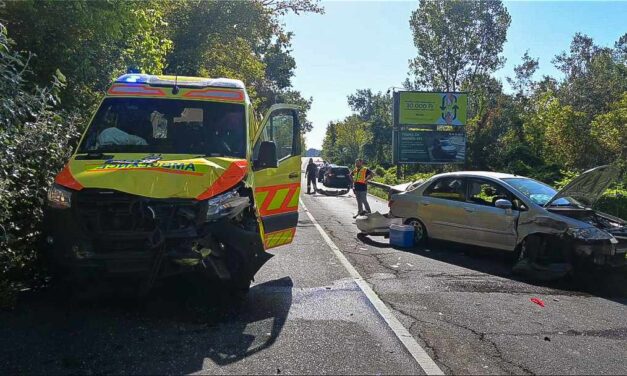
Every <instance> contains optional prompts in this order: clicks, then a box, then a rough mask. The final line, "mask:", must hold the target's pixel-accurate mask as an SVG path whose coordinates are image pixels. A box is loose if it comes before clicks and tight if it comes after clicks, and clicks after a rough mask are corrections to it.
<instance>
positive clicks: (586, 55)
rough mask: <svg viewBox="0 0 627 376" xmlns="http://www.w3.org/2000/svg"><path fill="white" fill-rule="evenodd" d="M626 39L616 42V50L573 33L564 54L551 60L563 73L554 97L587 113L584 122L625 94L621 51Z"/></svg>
mask: <svg viewBox="0 0 627 376" xmlns="http://www.w3.org/2000/svg"><path fill="white" fill-rule="evenodd" d="M626 40H627V36H625V35H623V36H622V37H621V38H620V39H619V40H618V41H617V42H616V50H612V49H610V48H602V47H599V46H597V45H595V44H594V41H593V40H592V38H590V37H589V36H587V35H583V34H580V33H577V34H575V36H574V37H573V40H572V42H571V44H570V51H569V52H568V53H566V52H562V53H561V54H559V55H557V56H556V57H555V59H554V60H553V63H554V64H555V66H556V67H557V68H558V69H559V70H560V71H562V72H563V73H564V75H565V78H564V80H563V81H562V82H561V83H560V84H559V88H558V91H557V95H558V97H559V98H560V100H561V101H562V102H563V103H564V104H568V105H571V106H573V107H574V108H576V109H577V110H578V111H582V112H584V113H586V114H587V119H588V121H591V120H592V119H593V118H594V116H596V115H598V114H601V113H604V112H607V111H608V110H609V107H610V104H611V103H613V102H615V101H616V100H617V99H619V98H620V97H621V95H622V94H623V93H624V92H625V91H627V65H626V64H625V61H624V60H623V58H624V55H623V53H622V52H621V51H622V49H623V45H624V43H625V41H626Z"/></svg>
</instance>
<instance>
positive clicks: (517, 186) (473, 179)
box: [390, 166, 627, 274]
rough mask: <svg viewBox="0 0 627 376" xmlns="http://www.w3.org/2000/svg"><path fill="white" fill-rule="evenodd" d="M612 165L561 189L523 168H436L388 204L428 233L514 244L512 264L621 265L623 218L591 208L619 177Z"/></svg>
mask: <svg viewBox="0 0 627 376" xmlns="http://www.w3.org/2000/svg"><path fill="white" fill-rule="evenodd" d="M618 174H619V172H618V170H617V169H616V168H614V167H612V166H601V167H597V168H595V169H592V170H589V171H586V172H585V173H583V174H582V175H580V176H579V177H577V178H576V179H574V180H573V181H572V182H571V183H570V184H568V185H567V186H566V187H564V188H563V189H562V190H560V191H557V190H555V189H554V188H552V187H550V186H548V185H546V184H543V183H541V182H538V181H536V180H533V179H530V178H526V177H523V176H517V175H510V174H503V173H495V172H480V171H465V172H454V173H446V174H439V175H435V176H433V177H432V178H431V179H429V180H427V181H426V182H424V183H422V184H420V185H418V186H417V187H416V188H415V189H413V190H409V191H405V192H401V193H398V194H394V195H392V196H391V199H390V212H391V214H392V215H393V216H394V217H400V218H403V222H404V223H406V224H411V225H413V226H414V229H415V232H414V234H415V239H414V240H415V242H416V243H423V242H424V241H425V240H426V239H427V237H428V238H433V239H440V240H446V241H452V242H458V243H464V244H470V245H476V246H481V247H488V248H496V249H501V250H506V251H511V252H516V254H517V260H518V261H519V262H518V264H517V265H518V267H520V268H524V267H534V268H536V269H538V268H539V269H542V268H548V267H549V266H555V265H561V266H564V265H565V266H566V267H562V268H556V270H559V271H561V273H562V274H566V273H567V272H568V271H570V269H571V267H572V266H575V265H578V262H579V261H580V260H591V261H593V262H594V263H595V264H598V265H610V266H622V265H624V264H625V253H626V252H627V223H626V222H625V221H623V220H621V219H619V218H616V217H613V216H611V215H608V214H605V213H601V212H598V211H595V210H593V209H591V208H592V207H593V205H594V203H595V202H596V201H597V200H598V199H599V197H600V196H601V195H602V194H603V192H604V191H605V190H606V189H607V187H608V185H609V184H611V183H612V182H613V181H614V180H615V179H616V178H617V177H618Z"/></svg>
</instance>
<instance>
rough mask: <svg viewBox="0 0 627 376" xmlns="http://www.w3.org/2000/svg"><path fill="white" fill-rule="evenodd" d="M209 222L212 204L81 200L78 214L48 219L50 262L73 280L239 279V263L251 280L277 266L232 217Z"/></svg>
mask: <svg viewBox="0 0 627 376" xmlns="http://www.w3.org/2000/svg"><path fill="white" fill-rule="evenodd" d="M208 213H209V214H208ZM208 215H211V208H210V207H209V206H208V203H207V201H196V200H180V199H172V200H166V199H162V200H152V199H147V198H143V197H138V196H133V195H127V194H123V193H119V192H107V194H103V193H102V192H99V191H91V192H89V191H87V192H76V193H74V195H73V197H72V207H71V208H68V209H55V208H47V209H46V211H45V215H44V241H45V244H44V250H45V255H46V258H47V259H48V260H49V261H50V263H51V264H52V265H53V266H55V267H57V268H59V269H62V270H67V271H69V272H70V273H72V274H73V273H76V274H88V275H94V273H105V274H117V275H120V274H124V275H135V276H142V275H145V274H150V275H154V276H155V277H164V276H169V275H174V274H179V273H183V272H189V271H194V270H202V271H204V272H205V273H208V274H210V275H211V276H215V277H217V278H219V279H228V278H230V277H232V276H231V274H232V273H231V272H230V271H232V270H233V268H232V267H230V266H232V264H233V262H232V260H233V259H237V262H238V264H241V265H242V266H241V267H240V266H238V269H237V271H238V273H241V274H244V275H245V276H248V277H250V278H251V279H252V276H253V275H254V274H255V273H256V271H257V270H258V269H259V268H260V267H261V265H263V263H264V262H265V261H267V260H268V259H269V258H270V256H269V255H268V254H266V253H265V252H264V250H263V246H262V244H261V239H260V237H259V234H258V233H257V232H256V231H252V230H251V231H246V230H244V229H243V228H242V227H240V226H238V225H235V224H234V223H232V222H231V221H230V220H229V219H228V218H226V217H225V218H221V219H218V220H215V221H207V216H208Z"/></svg>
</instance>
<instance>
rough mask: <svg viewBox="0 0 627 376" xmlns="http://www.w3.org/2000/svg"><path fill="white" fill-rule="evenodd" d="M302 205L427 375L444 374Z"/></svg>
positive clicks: (328, 243) (301, 201)
mask: <svg viewBox="0 0 627 376" xmlns="http://www.w3.org/2000/svg"><path fill="white" fill-rule="evenodd" d="M299 201H300V206H301V207H302V208H303V210H304V211H305V213H307V216H308V217H309V220H310V221H311V222H312V223H313V224H314V226H315V227H316V229H318V232H319V233H320V235H322V238H323V239H324V241H325V242H326V243H327V245H328V246H329V248H331V250H332V251H333V253H334V254H335V256H336V257H337V258H338V259H339V260H340V263H341V264H342V265H343V266H344V267H345V268H346V270H347V271H348V273H349V274H350V276H351V277H352V278H353V279H354V281H355V283H357V286H359V288H360V289H361V291H362V292H363V293H364V294H365V295H366V297H367V298H368V300H369V301H370V303H371V304H372V305H373V306H374V308H375V309H376V310H377V312H378V313H379V315H381V317H382V318H383V320H384V321H385V322H386V324H387V325H388V326H389V327H390V329H392V332H394V335H395V336H396V337H397V338H398V339H399V341H401V343H402V344H403V346H405V348H406V349H407V351H408V352H409V353H410V354H411V356H412V357H413V358H414V359H415V360H416V362H418V365H419V366H420V368H422V370H423V371H424V372H425V373H426V374H427V375H444V372H442V370H441V369H440V367H438V365H437V364H436V363H435V361H433V359H431V357H430V356H429V354H427V352H426V351H425V350H424V349H423V348H422V347H421V346H420V345H419V344H418V342H416V340H415V339H414V337H413V336H412V335H411V333H409V331H408V330H407V329H406V328H405V327H404V326H403V324H401V322H400V321H398V319H397V318H396V316H394V314H393V313H392V312H391V311H390V310H389V309H388V307H387V306H386V305H385V303H383V301H382V300H381V298H379V296H378V295H377V294H376V293H375V292H374V290H372V288H371V287H370V285H369V284H368V282H366V281H365V280H364V279H363V278H362V276H361V275H360V274H359V272H357V269H355V267H354V266H353V265H352V264H351V263H350V261H348V259H347V258H346V257H345V256H344V254H342V252H341V251H340V249H339V248H338V247H337V245H335V243H334V242H333V240H331V238H330V237H329V235H327V233H326V232H325V231H324V230H323V229H322V226H320V224H319V223H318V221H316V219H315V218H314V217H313V215H312V214H311V213H310V212H309V210H307V207H306V206H305V204H304V203H303V200H302V199H299Z"/></svg>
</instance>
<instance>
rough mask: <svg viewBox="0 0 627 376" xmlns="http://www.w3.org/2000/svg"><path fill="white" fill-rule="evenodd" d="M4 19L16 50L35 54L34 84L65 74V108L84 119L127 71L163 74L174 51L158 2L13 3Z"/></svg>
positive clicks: (81, 0) (82, 0)
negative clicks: (81, 112) (80, 112)
mask: <svg viewBox="0 0 627 376" xmlns="http://www.w3.org/2000/svg"><path fill="white" fill-rule="evenodd" d="M0 16H1V17H2V18H4V19H6V20H7V24H8V27H9V29H10V30H11V31H12V35H13V38H14V39H15V42H16V45H17V47H18V48H19V49H21V50H23V51H30V52H31V53H32V54H33V57H32V58H31V68H32V70H33V73H34V74H35V82H36V83H38V84H39V85H41V86H45V85H47V82H48V81H49V79H50V77H51V76H52V75H53V74H54V72H56V71H57V69H59V70H61V71H62V72H63V74H64V75H65V76H66V77H67V88H66V89H65V90H64V91H63V92H62V93H61V100H62V103H63V107H64V108H68V109H69V108H76V107H78V108H82V109H84V112H85V113H88V112H89V111H91V109H92V108H93V107H94V106H95V104H96V103H97V102H98V100H99V99H100V97H101V93H102V92H103V91H104V90H105V89H106V88H107V87H108V85H109V84H110V83H111V80H112V79H113V78H114V77H116V76H118V75H120V74H122V73H125V72H126V71H127V69H128V68H129V67H134V68H136V69H138V70H140V71H143V72H148V73H161V71H162V70H163V68H164V66H165V58H166V54H167V53H168V51H170V49H171V47H172V43H171V41H170V40H169V39H168V38H167V36H166V33H167V30H168V27H167V24H166V23H165V20H164V18H163V13H162V10H161V7H160V6H159V3H156V2H142V3H134V2H127V1H123V0H110V1H87V0H77V1H71V2H70V1H68V2H65V1H52V0H43V1H34V0H25V1H11V2H8V3H6V7H5V8H4V9H2V11H1V13H0Z"/></svg>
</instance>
